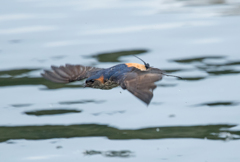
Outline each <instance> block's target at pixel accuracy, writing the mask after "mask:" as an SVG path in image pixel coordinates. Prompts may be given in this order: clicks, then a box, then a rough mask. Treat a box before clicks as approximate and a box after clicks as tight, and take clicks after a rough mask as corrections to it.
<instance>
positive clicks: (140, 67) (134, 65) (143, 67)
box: [126, 63, 146, 71]
mask: <svg viewBox="0 0 240 162" xmlns="http://www.w3.org/2000/svg"><path fill="white" fill-rule="evenodd" d="M126 65H127V67H135V68H138V69H139V70H141V71H145V70H146V67H145V65H142V64H138V63H126Z"/></svg>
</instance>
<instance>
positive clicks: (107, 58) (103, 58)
mask: <svg viewBox="0 0 240 162" xmlns="http://www.w3.org/2000/svg"><path fill="white" fill-rule="evenodd" d="M146 52H147V50H145V49H139V50H129V51H118V52H108V53H100V54H97V55H93V56H92V57H93V58H96V59H97V60H98V61H99V62H120V60H119V58H120V57H121V56H129V55H139V54H142V53H146Z"/></svg>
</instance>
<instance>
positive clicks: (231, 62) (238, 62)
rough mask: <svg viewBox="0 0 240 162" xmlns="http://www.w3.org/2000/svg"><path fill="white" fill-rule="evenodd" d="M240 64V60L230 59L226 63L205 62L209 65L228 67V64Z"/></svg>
mask: <svg viewBox="0 0 240 162" xmlns="http://www.w3.org/2000/svg"><path fill="white" fill-rule="evenodd" d="M237 65H240V61H228V62H226V63H218V64H217V63H205V66H207V67H225V66H226V67H228V66H237Z"/></svg>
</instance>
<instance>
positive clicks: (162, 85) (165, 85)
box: [157, 84, 177, 87]
mask: <svg viewBox="0 0 240 162" xmlns="http://www.w3.org/2000/svg"><path fill="white" fill-rule="evenodd" d="M157 86H158V87H176V86H177V84H157Z"/></svg>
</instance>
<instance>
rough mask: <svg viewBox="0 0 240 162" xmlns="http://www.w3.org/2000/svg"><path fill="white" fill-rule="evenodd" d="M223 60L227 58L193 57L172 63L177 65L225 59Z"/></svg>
mask: <svg viewBox="0 0 240 162" xmlns="http://www.w3.org/2000/svg"><path fill="white" fill-rule="evenodd" d="M223 58H225V56H206V57H193V58H187V59H176V60H172V61H174V62H177V63H183V64H189V63H194V62H203V61H204V60H206V59H223Z"/></svg>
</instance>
